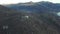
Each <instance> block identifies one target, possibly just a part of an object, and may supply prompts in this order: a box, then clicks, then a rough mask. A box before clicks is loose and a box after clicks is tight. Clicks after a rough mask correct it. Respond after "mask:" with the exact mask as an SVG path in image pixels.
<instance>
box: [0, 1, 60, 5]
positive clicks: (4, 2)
mask: <svg viewBox="0 0 60 34" xmlns="http://www.w3.org/2000/svg"><path fill="white" fill-rule="evenodd" d="M29 1H33V2H39V1H50V2H53V3H60V0H0V4H13V3H20V2H29Z"/></svg>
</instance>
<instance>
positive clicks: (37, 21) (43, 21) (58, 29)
mask: <svg viewBox="0 0 60 34" xmlns="http://www.w3.org/2000/svg"><path fill="white" fill-rule="evenodd" d="M7 9H8V10H7ZM57 19H58V18H57V16H55V15H54V14H51V13H41V14H36V13H27V12H17V11H15V10H13V11H12V9H9V8H7V7H4V6H0V34H7V32H8V33H9V34H59V33H60V25H59V21H60V20H57ZM3 26H8V27H7V29H5V28H4V27H3Z"/></svg>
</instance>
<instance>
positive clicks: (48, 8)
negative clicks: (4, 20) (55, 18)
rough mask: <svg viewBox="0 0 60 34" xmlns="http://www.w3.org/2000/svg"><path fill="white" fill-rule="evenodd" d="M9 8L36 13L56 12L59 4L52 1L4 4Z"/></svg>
mask: <svg viewBox="0 0 60 34" xmlns="http://www.w3.org/2000/svg"><path fill="white" fill-rule="evenodd" d="M5 6H6V7H9V8H11V9H14V10H17V11H27V12H36V13H48V12H50V13H56V12H60V4H59V3H52V2H45V1H42V2H36V3H34V2H27V3H18V4H10V5H5Z"/></svg>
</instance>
